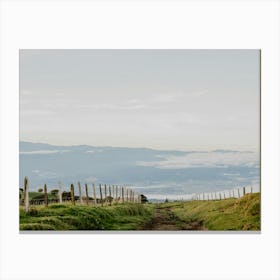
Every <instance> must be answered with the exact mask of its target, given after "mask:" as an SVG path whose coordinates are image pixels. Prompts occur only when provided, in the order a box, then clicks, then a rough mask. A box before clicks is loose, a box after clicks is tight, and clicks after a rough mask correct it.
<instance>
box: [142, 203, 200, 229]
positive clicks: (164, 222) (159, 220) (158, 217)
mask: <svg viewBox="0 0 280 280" xmlns="http://www.w3.org/2000/svg"><path fill="white" fill-rule="evenodd" d="M143 230H163V231H165V230H205V228H203V225H202V222H199V221H193V222H189V223H186V222H185V221H182V220H180V219H179V218H178V217H177V216H176V215H174V213H173V212H172V210H171V209H170V208H160V207H157V208H156V209H155V214H154V216H153V218H152V219H151V220H150V221H149V222H148V223H146V224H145V225H144V228H143Z"/></svg>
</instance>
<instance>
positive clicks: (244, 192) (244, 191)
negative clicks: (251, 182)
mask: <svg viewBox="0 0 280 280" xmlns="http://www.w3.org/2000/svg"><path fill="white" fill-rule="evenodd" d="M245 194H246V189H245V187H243V196H244V195H245Z"/></svg>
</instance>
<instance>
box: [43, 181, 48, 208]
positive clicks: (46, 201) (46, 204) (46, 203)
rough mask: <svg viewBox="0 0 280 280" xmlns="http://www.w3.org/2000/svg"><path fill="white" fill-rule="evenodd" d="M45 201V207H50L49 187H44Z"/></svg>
mask: <svg viewBox="0 0 280 280" xmlns="http://www.w3.org/2000/svg"><path fill="white" fill-rule="evenodd" d="M44 201H45V206H46V207H48V204H49V201H48V191H47V185H46V184H45V185H44Z"/></svg>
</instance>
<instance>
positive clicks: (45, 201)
mask: <svg viewBox="0 0 280 280" xmlns="http://www.w3.org/2000/svg"><path fill="white" fill-rule="evenodd" d="M91 190H92V192H91V194H92V195H91V196H90V195H89V186H88V184H87V183H85V184H84V187H82V186H81V183H80V182H78V184H77V188H76V189H75V186H74V184H71V185H70V189H69V191H65V190H64V191H63V190H62V188H61V183H60V182H59V183H58V189H54V190H51V191H50V192H48V188H47V185H46V184H45V185H44V188H42V189H40V192H39V194H37V195H36V196H34V197H30V192H29V180H28V178H27V177H25V178H24V187H23V189H20V193H19V204H20V205H22V206H24V209H25V212H29V210H30V205H45V206H48V205H49V204H62V203H63V204H71V205H91V206H111V205H113V204H118V203H141V202H142V195H140V194H138V193H136V192H135V191H134V190H133V189H132V188H131V187H128V186H126V187H125V186H119V185H107V184H104V185H102V184H99V186H98V187H97V186H95V184H92V185H91ZM76 191H78V192H77V193H76Z"/></svg>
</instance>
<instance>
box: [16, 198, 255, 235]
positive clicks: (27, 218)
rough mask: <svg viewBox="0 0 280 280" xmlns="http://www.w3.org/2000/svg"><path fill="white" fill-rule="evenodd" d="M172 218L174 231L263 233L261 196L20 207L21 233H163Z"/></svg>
mask: <svg viewBox="0 0 280 280" xmlns="http://www.w3.org/2000/svg"><path fill="white" fill-rule="evenodd" d="M167 214H168V215H167ZM170 217H171V218H170ZM172 217H173V218H172ZM172 219H174V220H176V223H174V225H172V230H182V229H188V228H190V229H191V226H190V225H192V224H195V223H199V224H200V225H202V226H201V228H202V229H203V230H260V194H259V193H256V194H247V195H245V196H244V197H242V198H239V199H235V198H230V199H225V200H216V201H189V202H169V203H159V204H151V203H148V204H132V203H126V204H118V205H112V206H104V207H101V206H98V207H93V206H86V205H76V206H72V205H70V204H62V205H59V204H52V205H49V206H48V207H45V206H43V205H38V206H31V209H30V213H25V212H24V209H23V207H22V206H21V207H20V230H145V229H153V225H152V223H153V222H156V223H157V229H159V230H160V229H161V228H162V229H165V227H166V226H167V225H168V224H169V227H170V223H172ZM161 223H162V225H164V226H165V227H164V226H163V227H161ZM148 224H149V228H146V227H145V225H148Z"/></svg>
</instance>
